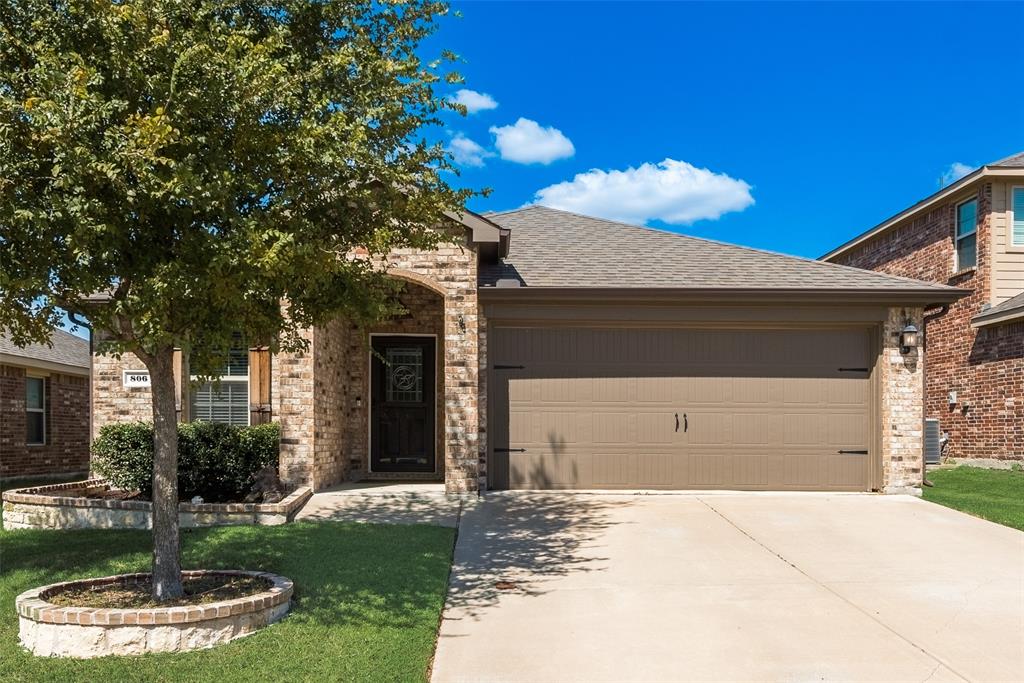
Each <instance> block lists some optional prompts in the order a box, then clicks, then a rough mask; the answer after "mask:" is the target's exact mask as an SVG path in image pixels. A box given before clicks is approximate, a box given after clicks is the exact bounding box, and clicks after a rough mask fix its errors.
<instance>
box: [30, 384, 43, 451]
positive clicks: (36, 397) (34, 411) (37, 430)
mask: <svg viewBox="0 0 1024 683" xmlns="http://www.w3.org/2000/svg"><path fill="white" fill-rule="evenodd" d="M25 426H26V429H25V443H27V444H28V445H30V446H42V445H43V444H45V443H46V380H45V379H43V378H41V377H26V378H25Z"/></svg>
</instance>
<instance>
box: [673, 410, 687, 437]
mask: <svg viewBox="0 0 1024 683" xmlns="http://www.w3.org/2000/svg"><path fill="white" fill-rule="evenodd" d="M689 429H690V423H689V422H688V421H687V420H686V413H683V432H684V433H685V432H686V431H687V430H689ZM676 431H677V432H678V431H679V413H676Z"/></svg>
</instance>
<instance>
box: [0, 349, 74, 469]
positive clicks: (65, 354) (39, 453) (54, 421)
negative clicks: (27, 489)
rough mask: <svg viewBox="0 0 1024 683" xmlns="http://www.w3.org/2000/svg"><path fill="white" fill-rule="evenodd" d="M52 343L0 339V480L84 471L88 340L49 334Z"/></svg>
mask: <svg viewBox="0 0 1024 683" xmlns="http://www.w3.org/2000/svg"><path fill="white" fill-rule="evenodd" d="M51 343H52V345H46V344H32V345H30V346H27V347H25V348H23V349H22V348H18V347H17V346H15V345H14V344H13V343H12V342H11V341H10V340H9V339H7V338H5V337H4V336H0V479H12V478H20V477H39V476H51V475H72V474H81V473H85V472H88V470H89V360H90V359H89V342H87V341H86V340H84V339H81V338H79V337H76V336H75V335H73V334H68V333H67V332H64V331H63V330H54V332H53V337H52V339H51Z"/></svg>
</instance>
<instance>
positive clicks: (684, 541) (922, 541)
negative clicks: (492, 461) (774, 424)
mask: <svg viewBox="0 0 1024 683" xmlns="http://www.w3.org/2000/svg"><path fill="white" fill-rule="evenodd" d="M1022 679H1024V534H1022V533H1021V532H1019V531H1015V530H1013V529H1009V528H1006V527H1002V526H999V525H996V524H993V523H990V522H985V521H983V520H979V519H975V518H973V517H969V516H967V515H964V514H961V513H958V512H955V511H953V510H949V509H947V508H943V507H940V506H938V505H933V504H930V503H927V502H924V501H921V500H918V499H915V498H912V497H908V496H890V497H886V496H871V495H842V494H840V495H825V494H802V495H801V494H731V495H703V494H701V495H672V496H653V495H652V496H616V495H579V494H568V493H558V494H513V493H508V494H505V493H503V494H491V495H489V496H487V498H486V499H485V500H484V501H483V502H481V503H480V504H478V505H476V506H474V507H472V508H469V509H467V510H465V511H464V514H463V517H462V522H461V525H460V531H459V539H458V544H457V548H456V553H455V567H454V569H453V576H452V583H451V586H450V592H449V597H448V604H447V607H446V610H445V615H444V619H443V621H442V626H441V631H440V638H439V642H438V648H437V653H436V657H435V661H434V668H433V680H434V681H435V683H443V682H448V681H474V682H475V681H681V680H719V681H811V680H813V681H821V680H857V681H866V680H871V681H925V680H930V681H958V680H970V681H998V680H1001V681H1018V680H1022Z"/></svg>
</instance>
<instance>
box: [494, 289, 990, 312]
mask: <svg viewBox="0 0 1024 683" xmlns="http://www.w3.org/2000/svg"><path fill="white" fill-rule="evenodd" d="M477 293H478V296H479V298H480V300H481V301H487V302H509V303H511V302H530V303H544V302H551V303H564V302H574V303H592V304H604V303H608V302H609V301H623V302H634V303H635V302H650V303H665V302H669V303H723V302H739V303H752V302H764V303H779V302H785V303H798V302H799V303H828V304H839V303H858V304H864V303H885V304H893V305H910V304H917V305H921V306H925V307H928V306H932V307H934V306H938V305H944V304H950V303H953V302H954V301H957V300H959V299H962V298H963V297H965V296H967V295H968V294H970V290H966V289H960V288H956V287H941V288H939V287H936V288H922V289H881V288H872V289H837V290H828V289H807V288H798V287H794V288H781V287H780V288H775V289H763V288H697V287H693V288H647V287H493V286H482V287H479V288H478V289H477Z"/></svg>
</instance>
